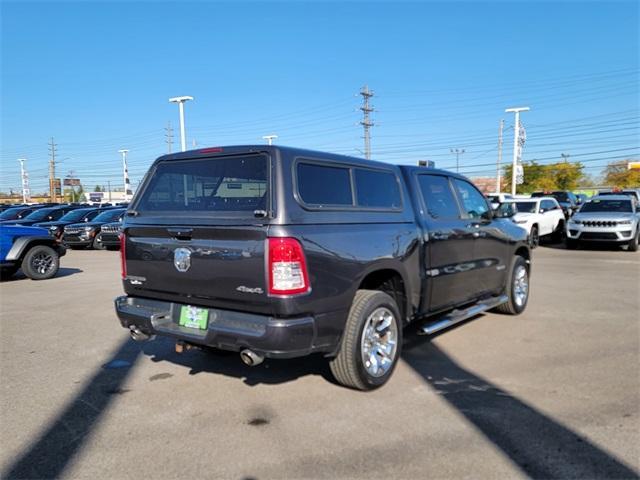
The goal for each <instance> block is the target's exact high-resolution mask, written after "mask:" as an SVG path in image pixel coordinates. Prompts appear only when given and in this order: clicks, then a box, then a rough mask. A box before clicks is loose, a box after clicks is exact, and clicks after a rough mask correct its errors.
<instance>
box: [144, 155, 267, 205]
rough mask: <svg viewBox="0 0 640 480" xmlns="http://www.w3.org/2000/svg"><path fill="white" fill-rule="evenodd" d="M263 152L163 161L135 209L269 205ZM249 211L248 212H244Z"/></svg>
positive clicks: (157, 167) (265, 163)
mask: <svg viewBox="0 0 640 480" xmlns="http://www.w3.org/2000/svg"><path fill="white" fill-rule="evenodd" d="M267 179H268V159H267V158H266V157H265V156H264V155H250V156H234V157H220V158H207V159H199V160H180V161H168V162H161V163H159V164H158V165H157V166H156V169H155V171H154V172H153V174H152V177H151V180H150V181H149V183H148V184H147V186H146V187H145V190H144V192H143V194H142V196H141V197H140V200H139V201H138V202H137V204H136V205H135V207H134V209H135V210H136V211H137V212H138V213H140V214H142V213H145V212H189V214H197V213H198V212H203V213H210V212H221V213H222V212H229V213H234V212H235V213H240V214H241V215H242V214H243V212H253V211H255V210H265V209H266V208H267V198H268V197H267V190H268V181H267ZM244 215H247V213H244Z"/></svg>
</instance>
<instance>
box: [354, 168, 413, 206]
mask: <svg viewBox="0 0 640 480" xmlns="http://www.w3.org/2000/svg"><path fill="white" fill-rule="evenodd" d="M354 176H355V184H356V192H357V195H356V200H357V204H358V206H359V207H370V208H391V209H396V208H400V207H402V200H401V197H400V187H399V186H398V180H397V178H396V176H395V174H393V173H392V172H384V171H380V170H371V169H366V168H355V169H354Z"/></svg>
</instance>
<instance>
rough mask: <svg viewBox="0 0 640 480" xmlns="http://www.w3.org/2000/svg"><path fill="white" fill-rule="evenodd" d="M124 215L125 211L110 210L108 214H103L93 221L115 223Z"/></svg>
mask: <svg viewBox="0 0 640 480" xmlns="http://www.w3.org/2000/svg"><path fill="white" fill-rule="evenodd" d="M123 213H124V210H121V209H118V210H108V211H106V212H102V213H101V214H100V215H98V216H97V217H96V218H94V219H93V221H94V222H105V223H106V222H115V221H116V220H118V218H120V216H121V215H122V214H123Z"/></svg>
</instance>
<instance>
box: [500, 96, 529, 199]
mask: <svg viewBox="0 0 640 480" xmlns="http://www.w3.org/2000/svg"><path fill="white" fill-rule="evenodd" d="M528 111H529V107H514V108H507V109H506V110H505V112H506V113H511V112H513V113H515V114H516V118H515V122H514V124H513V164H512V165H511V195H515V194H516V185H517V183H516V177H517V170H518V160H519V151H520V148H519V147H520V146H519V145H518V142H519V140H520V112H528Z"/></svg>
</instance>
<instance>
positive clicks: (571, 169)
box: [548, 162, 584, 190]
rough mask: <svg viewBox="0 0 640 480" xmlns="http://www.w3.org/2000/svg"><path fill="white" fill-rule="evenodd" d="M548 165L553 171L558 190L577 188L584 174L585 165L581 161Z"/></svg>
mask: <svg viewBox="0 0 640 480" xmlns="http://www.w3.org/2000/svg"><path fill="white" fill-rule="evenodd" d="M548 167H549V169H550V170H551V171H552V172H551V173H552V175H553V176H554V178H555V183H556V187H557V188H558V190H575V189H576V188H578V185H580V181H581V180H582V177H583V176H584V174H583V173H582V171H583V170H584V166H583V165H582V164H581V163H580V162H576V163H569V162H559V163H556V164H554V165H549V166H548Z"/></svg>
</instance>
